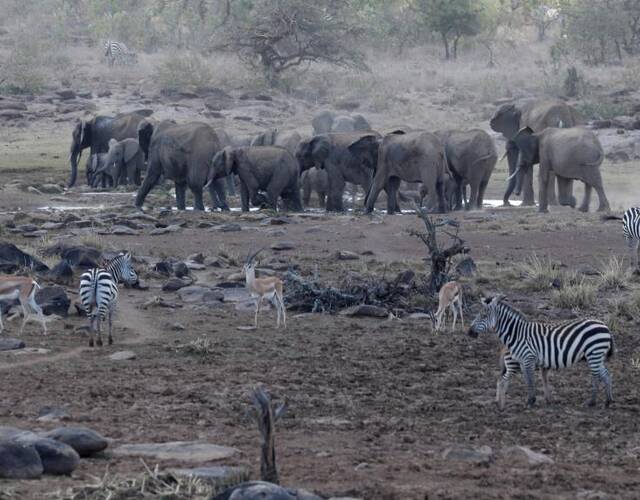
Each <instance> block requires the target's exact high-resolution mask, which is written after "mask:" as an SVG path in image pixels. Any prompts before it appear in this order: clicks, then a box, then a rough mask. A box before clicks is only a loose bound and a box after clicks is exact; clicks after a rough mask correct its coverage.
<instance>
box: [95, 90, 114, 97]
mask: <svg viewBox="0 0 640 500" xmlns="http://www.w3.org/2000/svg"><path fill="white" fill-rule="evenodd" d="M96 95H97V96H98V97H111V91H110V90H108V89H103V90H99V91H98V92H97V93H96Z"/></svg>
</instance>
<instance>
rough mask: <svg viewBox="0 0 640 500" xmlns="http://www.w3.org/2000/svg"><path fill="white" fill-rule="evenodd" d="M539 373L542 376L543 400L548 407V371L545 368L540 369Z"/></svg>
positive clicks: (549, 401) (549, 388) (549, 396)
mask: <svg viewBox="0 0 640 500" xmlns="http://www.w3.org/2000/svg"><path fill="white" fill-rule="evenodd" d="M540 373H541V374H542V390H543V391H544V400H545V402H546V403H547V404H548V405H550V404H551V403H552V401H551V387H549V379H548V378H547V377H548V375H549V370H548V369H546V368H540Z"/></svg>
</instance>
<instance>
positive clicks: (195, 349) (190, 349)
mask: <svg viewBox="0 0 640 500" xmlns="http://www.w3.org/2000/svg"><path fill="white" fill-rule="evenodd" d="M177 349H178V350H179V351H180V352H182V353H184V354H190V355H194V356H203V357H206V356H210V355H212V354H215V353H217V352H218V349H217V347H216V343H215V342H213V341H212V340H211V339H210V338H209V337H198V338H197V339H195V340H192V341H191V342H189V343H187V344H182V345H179V346H178V347H177Z"/></svg>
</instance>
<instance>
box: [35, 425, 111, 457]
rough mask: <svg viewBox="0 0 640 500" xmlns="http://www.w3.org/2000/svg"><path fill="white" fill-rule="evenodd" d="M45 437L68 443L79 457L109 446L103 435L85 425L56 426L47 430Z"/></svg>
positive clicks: (87, 455)
mask: <svg viewBox="0 0 640 500" xmlns="http://www.w3.org/2000/svg"><path fill="white" fill-rule="evenodd" d="M45 437H48V438H51V439H55V440H56V441H60V442H61V443H65V444H68V445H69V446H71V447H72V448H73V449H74V450H76V452H78V455H80V456H81V457H89V456H91V455H94V454H96V453H99V452H101V451H103V450H105V449H106V448H107V446H109V442H108V441H107V440H106V439H105V438H104V437H102V436H101V435H100V434H98V433H97V432H96V431H93V430H91V429H88V428H86V427H58V428H57V429H54V430H52V431H49V432H47V433H46V434H45Z"/></svg>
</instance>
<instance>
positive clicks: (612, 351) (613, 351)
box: [607, 337, 616, 359]
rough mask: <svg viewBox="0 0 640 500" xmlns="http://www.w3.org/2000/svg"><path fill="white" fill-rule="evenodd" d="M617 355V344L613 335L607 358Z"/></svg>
mask: <svg viewBox="0 0 640 500" xmlns="http://www.w3.org/2000/svg"><path fill="white" fill-rule="evenodd" d="M615 355H616V344H615V342H614V341H613V337H611V347H609V350H608V351H607V359H609V358H613V357H614V356H615Z"/></svg>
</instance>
